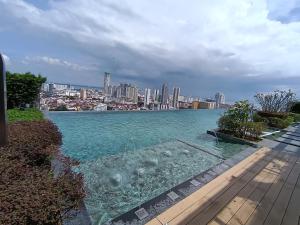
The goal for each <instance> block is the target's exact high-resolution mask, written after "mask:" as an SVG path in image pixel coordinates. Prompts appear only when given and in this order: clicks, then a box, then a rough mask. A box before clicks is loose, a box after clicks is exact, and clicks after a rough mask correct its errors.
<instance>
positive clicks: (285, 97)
mask: <svg viewBox="0 0 300 225" xmlns="http://www.w3.org/2000/svg"><path fill="white" fill-rule="evenodd" d="M254 98H255V100H256V101H257V103H258V104H259V105H260V106H261V109H262V111H265V112H289V109H290V107H291V106H292V103H293V101H294V99H295V93H293V92H292V91H291V90H288V91H279V90H276V91H274V92H273V93H268V94H264V93H258V94H256V95H255V96H254Z"/></svg>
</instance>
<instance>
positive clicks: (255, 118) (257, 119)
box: [253, 113, 268, 124]
mask: <svg viewBox="0 0 300 225" xmlns="http://www.w3.org/2000/svg"><path fill="white" fill-rule="evenodd" d="M253 122H263V123H265V124H267V123H268V120H267V119H266V118H264V117H262V116H260V115H258V113H254V114H253Z"/></svg>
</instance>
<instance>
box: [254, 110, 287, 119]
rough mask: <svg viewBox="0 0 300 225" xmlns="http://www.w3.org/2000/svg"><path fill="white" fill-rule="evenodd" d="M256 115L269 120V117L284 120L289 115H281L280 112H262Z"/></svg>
mask: <svg viewBox="0 0 300 225" xmlns="http://www.w3.org/2000/svg"><path fill="white" fill-rule="evenodd" d="M257 114H258V115H259V116H261V117H265V118H270V117H276V118H280V119H286V118H287V117H288V116H289V114H288V113H282V112H264V111H258V112H257Z"/></svg>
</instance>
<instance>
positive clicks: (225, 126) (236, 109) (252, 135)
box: [218, 101, 265, 139]
mask: <svg viewBox="0 0 300 225" xmlns="http://www.w3.org/2000/svg"><path fill="white" fill-rule="evenodd" d="M252 115H253V107H252V105H251V104H249V102H248V101H240V102H236V103H235V104H234V106H233V108H231V109H229V110H228V111H227V112H225V114H224V115H223V116H222V117H221V118H220V119H219V121H218V125H219V129H220V131H223V132H226V133H230V134H233V135H234V136H236V137H239V138H248V139H258V138H259V135H260V134H261V133H262V131H263V129H265V124H264V123H263V122H261V121H259V122H254V121H253V120H252Z"/></svg>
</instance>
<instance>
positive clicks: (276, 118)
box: [253, 111, 299, 129]
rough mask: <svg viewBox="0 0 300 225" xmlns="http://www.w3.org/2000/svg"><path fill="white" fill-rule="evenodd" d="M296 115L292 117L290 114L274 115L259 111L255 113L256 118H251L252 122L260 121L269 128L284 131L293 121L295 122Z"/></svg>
mask: <svg viewBox="0 0 300 225" xmlns="http://www.w3.org/2000/svg"><path fill="white" fill-rule="evenodd" d="M296 115H297V114H296ZM296 115H292V114H291V113H274V112H261V111H260V112H257V115H256V116H254V117H253V120H254V121H258V120H261V121H260V122H265V124H267V125H268V126H270V127H274V128H279V129H284V128H287V127H288V126H289V125H291V124H292V123H293V122H294V121H297V120H296V119H297V116H296ZM298 118H299V117H298Z"/></svg>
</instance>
